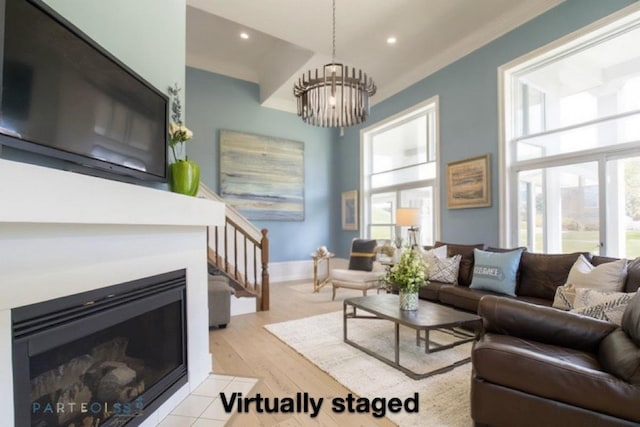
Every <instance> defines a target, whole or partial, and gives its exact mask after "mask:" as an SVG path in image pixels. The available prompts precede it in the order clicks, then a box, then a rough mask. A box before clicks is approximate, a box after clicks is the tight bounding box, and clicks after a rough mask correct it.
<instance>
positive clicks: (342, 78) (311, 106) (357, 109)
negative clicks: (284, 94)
mask: <svg viewBox="0 0 640 427" xmlns="http://www.w3.org/2000/svg"><path fill="white" fill-rule="evenodd" d="M375 93H376V85H375V83H374V82H373V79H372V78H371V77H369V76H367V74H366V73H363V72H362V70H356V69H355V68H354V67H348V66H346V65H343V64H338V63H336V1H335V0H333V53H332V56H331V63H330V64H327V65H325V66H324V67H322V69H320V70H318V69H316V70H315V72H314V73H312V72H311V70H309V71H308V72H307V73H304V74H303V75H302V77H300V79H298V82H297V83H296V84H295V85H294V86H293V94H294V95H295V97H296V98H297V101H298V116H300V117H302V120H303V121H304V122H305V123H309V124H310V125H314V126H321V127H339V128H344V127H346V126H352V125H356V124H358V123H362V122H364V121H365V120H366V119H367V116H368V115H369V97H370V96H373V95H375Z"/></svg>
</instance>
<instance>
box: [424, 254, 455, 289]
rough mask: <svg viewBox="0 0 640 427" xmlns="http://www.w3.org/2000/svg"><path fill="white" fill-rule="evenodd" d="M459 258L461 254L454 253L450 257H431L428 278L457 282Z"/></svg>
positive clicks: (442, 281) (443, 281)
mask: <svg viewBox="0 0 640 427" xmlns="http://www.w3.org/2000/svg"><path fill="white" fill-rule="evenodd" d="M461 259H462V255H454V256H452V257H451V258H438V257H432V258H431V264H430V265H429V280H434V281H437V282H441V283H451V284H457V283H458V273H459V270H460V260H461Z"/></svg>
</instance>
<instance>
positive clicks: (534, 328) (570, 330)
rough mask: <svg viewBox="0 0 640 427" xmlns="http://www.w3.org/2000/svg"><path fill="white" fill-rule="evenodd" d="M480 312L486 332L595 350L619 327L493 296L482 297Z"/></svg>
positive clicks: (549, 308)
mask: <svg viewBox="0 0 640 427" xmlns="http://www.w3.org/2000/svg"><path fill="white" fill-rule="evenodd" d="M478 315H479V316H481V317H482V321H483V324H484V329H485V332H492V333H498V334H503V335H511V336H515V337H518V338H523V339H526V340H532V341H537V342H540V343H545V344H551V345H557V346H562V347H569V348H573V349H576V350H581V351H588V352H592V353H593V352H596V351H597V349H598V346H599V345H600V342H601V341H602V340H603V339H604V338H605V337H606V336H607V335H609V334H610V333H611V332H613V330H615V329H616V325H613V324H611V323H608V322H605V321H602V320H597V319H593V318H590V317H586V316H581V315H579V314H576V313H570V312H567V311H562V310H558V309H556V308H553V307H545V306H540V305H535V304H530V303H527V302H524V301H518V300H514V299H510V298H503V297H497V296H493V295H487V296H484V297H482V299H480V305H479V307H478Z"/></svg>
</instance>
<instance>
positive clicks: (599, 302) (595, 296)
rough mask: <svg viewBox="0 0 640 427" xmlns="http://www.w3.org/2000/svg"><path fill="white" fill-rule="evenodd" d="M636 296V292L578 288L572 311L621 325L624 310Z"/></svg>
mask: <svg viewBox="0 0 640 427" xmlns="http://www.w3.org/2000/svg"><path fill="white" fill-rule="evenodd" d="M634 296H635V292H632V293H629V292H603V291H598V290H596V289H586V288H576V297H575V299H574V301H573V309H572V310H571V311H572V312H574V313H580V314H584V315H586V316H589V317H595V318H596V319H601V320H606V321H608V322H611V323H615V324H616V325H620V323H622V315H623V314H624V310H625V309H626V308H627V304H629V301H631V298H633V297H634Z"/></svg>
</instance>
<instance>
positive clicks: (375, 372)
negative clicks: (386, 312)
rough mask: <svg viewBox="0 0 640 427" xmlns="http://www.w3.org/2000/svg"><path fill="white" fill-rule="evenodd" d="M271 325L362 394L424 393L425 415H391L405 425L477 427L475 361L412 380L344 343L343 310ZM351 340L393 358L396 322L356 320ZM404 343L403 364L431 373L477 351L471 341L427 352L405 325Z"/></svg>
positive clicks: (352, 323) (282, 337)
mask: <svg viewBox="0 0 640 427" xmlns="http://www.w3.org/2000/svg"><path fill="white" fill-rule="evenodd" d="M265 328H266V329H267V330H268V331H270V332H271V333H272V334H274V335H275V336H276V337H278V338H279V339H280V340H282V341H283V342H284V343H285V344H287V345H288V346H290V347H291V348H293V349H295V350H296V351H297V352H298V353H300V354H301V355H303V356H304V357H306V358H307V359H308V360H310V361H311V362H312V363H313V364H315V365H316V366H318V367H319V368H320V369H322V370H323V371H324V372H326V373H327V374H329V375H331V376H332V377H333V378H335V379H336V380H337V381H338V382H339V383H341V384H343V385H344V386H345V387H346V388H348V389H349V390H351V391H352V392H354V393H356V394H357V395H359V396H363V397H367V398H369V399H372V398H374V397H386V398H387V399H390V398H392V397H398V398H401V399H403V400H404V399H406V398H408V397H413V395H414V393H416V392H417V393H419V396H420V412H419V413H417V414H407V413H406V412H404V411H403V412H400V413H395V414H394V413H387V417H388V418H389V419H391V420H392V421H393V422H395V423H396V424H398V425H399V426H401V427H409V426H451V427H457V426H464V427H468V426H472V425H473V423H472V421H471V417H470V413H469V387H470V382H471V364H470V363H467V364H465V365H462V366H459V367H457V368H455V369H453V370H452V371H449V372H446V373H444V374H440V375H435V376H432V377H429V378H425V379H423V380H419V381H415V380H412V379H411V378H409V377H408V376H406V375H405V374H403V373H402V372H400V371H398V370H396V369H394V368H392V367H390V366H388V365H386V364H384V363H383V362H380V361H379V360H377V359H375V358H373V357H371V356H369V355H367V354H365V353H363V352H361V351H360V350H358V349H356V348H354V347H352V346H350V345H348V344H345V343H344V342H343V341H342V311H339V312H334V313H327V314H322V315H319V316H312V317H307V318H304V319H300V320H292V321H288V322H282V323H275V324H271V325H266V326H265ZM349 338H350V339H352V340H353V341H355V342H357V343H359V344H361V345H365V346H366V347H367V348H370V349H372V350H374V351H378V352H381V353H382V354H383V355H385V356H386V357H389V358H393V323H392V322H388V321H384V320H368V319H350V320H349ZM439 338H440V337H439ZM400 346H401V347H400V348H401V350H400V351H401V353H400V362H401V364H403V365H405V366H407V367H409V368H411V369H414V370H417V371H418V372H427V371H431V370H433V369H436V368H438V367H440V366H443V365H447V364H450V363H452V362H455V361H458V360H461V359H464V358H467V357H469V356H470V354H471V343H467V344H463V345H460V346H457V347H454V348H452V349H449V350H444V351H441V352H437V353H432V354H425V353H424V347H417V346H416V342H415V331H414V330H412V329H408V328H404V327H401V329H400ZM332 397H344V396H332Z"/></svg>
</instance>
